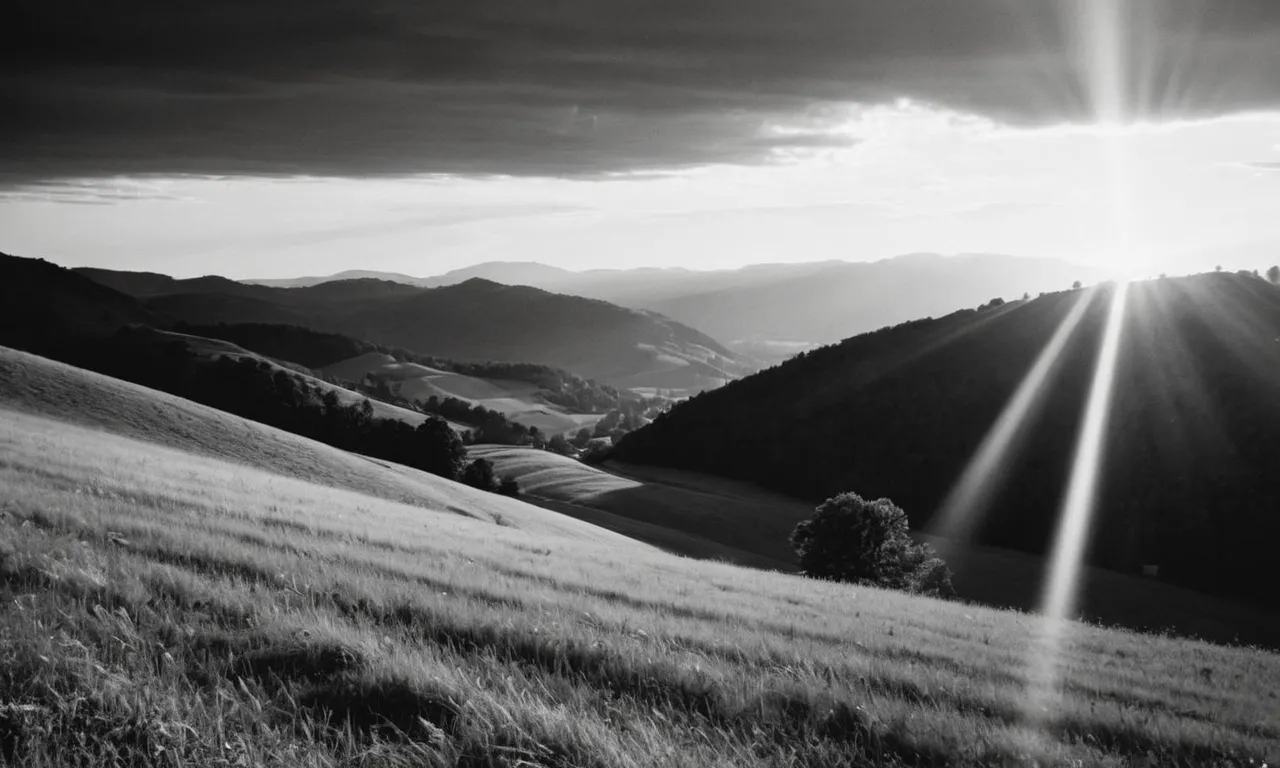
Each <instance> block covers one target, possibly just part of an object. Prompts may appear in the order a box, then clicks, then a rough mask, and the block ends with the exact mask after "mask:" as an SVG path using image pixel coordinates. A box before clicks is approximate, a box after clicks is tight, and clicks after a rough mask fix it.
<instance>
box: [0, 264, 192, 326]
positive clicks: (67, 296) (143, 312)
mask: <svg viewBox="0 0 1280 768" xmlns="http://www.w3.org/2000/svg"><path fill="white" fill-rule="evenodd" d="M168 322H169V321H168V319H167V318H165V317H163V316H162V315H161V314H160V313H158V312H156V311H155V310H154V309H152V308H150V307H147V306H146V305H144V304H142V303H141V302H139V301H137V300H136V299H134V298H133V297H131V296H126V295H125V294H123V293H120V292H119V291H116V290H113V289H111V288H109V287H107V286H104V285H101V284H99V283H97V282H94V281H93V280H90V279H88V278H86V277H83V276H81V275H78V274H76V273H75V272H73V271H72V270H69V269H63V268H62V267H59V266H58V265H56V264H50V263H49V262H47V261H42V260H39V259H23V258H19V257H17V256H8V255H6V254H3V253H0V332H2V336H3V341H0V343H3V344H6V345H8V346H15V347H21V348H24V349H28V348H34V347H40V346H42V345H46V344H48V343H50V342H51V341H54V340H58V339H61V338H64V337H65V336H66V335H68V334H84V335H90V336H102V335H107V334H110V333H112V332H114V331H115V330H116V329H117V328H120V327H121V326H123V325H126V324H129V323H146V324H148V325H155V326H164V325H166V324H167V323H168Z"/></svg>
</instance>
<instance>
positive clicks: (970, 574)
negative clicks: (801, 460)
mask: <svg viewBox="0 0 1280 768" xmlns="http://www.w3.org/2000/svg"><path fill="white" fill-rule="evenodd" d="M469 453H470V454H471V456H473V457H483V458H486V459H488V460H490V461H492V462H493V464H494V467H495V469H496V471H497V472H498V473H500V474H502V475H508V476H511V477H515V478H516V479H517V480H518V482H519V483H520V488H521V491H522V493H523V494H524V496H523V498H524V499H526V500H527V501H531V502H533V503H535V504H540V505H542V506H545V507H546V508H547V509H551V510H554V511H557V512H560V513H562V514H566V515H569V516H570V517H574V518H577V519H579V520H585V521H587V522H590V523H594V524H595V525H600V526H603V527H606V528H609V529H610V530H613V531H617V532H618V533H622V534H624V535H626V536H629V537H631V538H635V539H639V540H641V541H644V542H646V543H648V544H652V545H654V546H657V547H661V548H662V549H664V550H667V551H669V552H675V553H678V554H681V555H685V556H688V557H697V558H702V559H713V560H727V561H729V562H732V563H735V564H738V565H746V566H751V567H757V568H768V569H771V570H782V571H788V572H790V571H794V570H795V569H796V566H795V561H794V556H793V554H792V552H791V547H790V544H789V543H788V540H787V539H788V536H789V535H790V533H791V531H792V529H793V528H794V527H795V525H796V524H797V523H799V522H800V521H802V520H807V519H808V518H810V517H811V516H812V515H813V505H812V504H809V503H806V502H803V501H800V500H798V499H795V498H792V497H788V496H783V495H781V494H778V493H773V492H771V491H767V490H765V489H763V488H761V487H759V486H757V485H753V484H751V483H744V482H739V481H733V480H726V479H724V478H720V477H713V476H709V475H700V474H697V473H694V472H687V471H683V470H678V469H668V468H663V467H651V466H642V465H635V464H624V463H619V462H615V461H610V462H606V463H605V464H604V465H601V466H589V465H586V464H583V463H582V462H579V461H575V460H573V459H569V458H566V457H564V456H557V455H555V454H552V453H548V452H546V451H537V450H533V449H529V448H512V447H509V446H497V445H477V446H473V447H472V448H471V449H470V451H469ZM916 535H917V537H918V538H921V539H923V540H925V541H928V542H929V543H931V544H932V545H933V546H934V547H936V548H937V549H938V550H939V551H940V552H944V553H945V554H946V555H947V557H948V558H949V564H950V565H951V566H952V567H953V569H954V583H955V587H956V591H957V593H958V596H959V598H960V599H962V600H967V601H973V602H977V603H981V604H983V605H989V606H996V607H1001V608H1017V609H1019V610H1025V611H1034V610H1036V609H1037V607H1038V604H1039V601H1040V595H1041V593H1042V586H1043V584H1042V582H1043V580H1044V575H1045V562H1044V560H1043V559H1041V558H1039V557H1034V556H1031V555H1026V554H1023V553H1020V552H1015V551H1012V550H1008V549H999V548H995V547H983V546H974V545H970V546H966V547H959V546H957V545H956V544H955V543H954V542H951V541H947V540H944V539H941V538H938V537H936V536H928V535H924V534H916ZM1080 591H1081V594H1080V602H1079V612H1080V615H1081V616H1082V617H1084V618H1086V619H1087V620H1089V621H1093V622H1100V623H1102V624H1104V625H1107V626H1119V627H1128V628H1131V629H1140V630H1144V631H1157V632H1168V633H1172V634H1176V635H1183V636H1190V637H1199V638H1202V639H1206V640H1211V641H1213V642H1221V643H1228V642H1236V643H1244V644H1248V645H1258V646H1262V647H1266V648H1272V649H1280V616H1276V615H1273V614H1267V613H1266V612H1264V611H1261V610H1258V609H1256V608H1252V607H1250V606H1248V605H1244V604H1241V603H1237V602H1232V601H1228V600H1222V599H1220V598H1215V597H1211V596H1208V595H1203V594H1199V593H1197V592H1193V591H1190V590H1187V589H1183V588H1180V587H1176V586H1173V585H1170V584H1163V583H1161V582H1159V581H1156V580H1154V579H1144V578H1139V577H1135V576H1128V575H1124V574H1120V573H1115V572H1114V571H1108V570H1104V569H1101V568H1088V569H1086V570H1085V574H1084V579H1083V582H1082V584H1081V589H1080Z"/></svg>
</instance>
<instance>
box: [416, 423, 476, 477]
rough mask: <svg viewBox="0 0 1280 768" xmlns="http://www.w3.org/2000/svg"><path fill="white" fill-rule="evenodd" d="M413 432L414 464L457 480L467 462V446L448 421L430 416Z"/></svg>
mask: <svg viewBox="0 0 1280 768" xmlns="http://www.w3.org/2000/svg"><path fill="white" fill-rule="evenodd" d="M414 432H415V434H416V438H417V444H418V457H417V462H416V463H415V464H414V466H417V467H421V468H422V469H425V470H426V471H428V472H431V473H433V474H437V475H440V476H441V477H447V478H449V479H450V480H457V479H458V476H459V475H460V474H462V468H463V466H464V465H465V464H466V462H467V447H466V446H465V445H463V443H462V438H460V437H458V433H457V432H454V431H453V427H450V426H449V422H447V421H445V420H444V419H442V418H440V417H439V416H430V417H428V418H427V419H426V420H425V421H423V422H422V423H421V424H419V425H418V427H417V429H415V430H414Z"/></svg>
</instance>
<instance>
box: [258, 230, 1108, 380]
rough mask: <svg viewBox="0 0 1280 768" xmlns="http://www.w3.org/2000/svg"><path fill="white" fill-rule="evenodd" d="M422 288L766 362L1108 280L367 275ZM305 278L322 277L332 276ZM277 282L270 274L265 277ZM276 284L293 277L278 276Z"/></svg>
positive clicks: (1021, 265)
mask: <svg viewBox="0 0 1280 768" xmlns="http://www.w3.org/2000/svg"><path fill="white" fill-rule="evenodd" d="M361 274H362V275H364V276H375V275H376V276H380V277H383V278H384V279H387V280H396V281H400V282H404V283H408V284H412V285H418V286H423V287H440V286H447V285H456V284H458V283H461V282H464V281H466V280H470V279H474V278H482V279H485V280H492V281H494V282H498V283H504V284H508V285H528V286H533V287H535V288H542V289H544V290H548V291H556V292H558V293H570V294H574V295H577V296H586V297H589V298H594V299H601V300H604V301H608V302H611V303H614V304H619V305H621V306H624V307H633V308H636V309H644V310H650V311H653V312H658V313H660V314H662V315H664V316H666V317H670V318H672V319H674V320H677V321H679V322H681V323H684V324H686V325H689V326H692V327H694V328H698V329H699V330H702V331H704V332H705V333H707V334H709V335H711V336H712V337H714V338H716V339H720V340H721V341H723V342H725V343H726V344H727V346H729V348H731V349H734V350H735V351H738V352H742V353H745V354H748V355H751V356H754V357H759V358H761V359H766V360H781V359H784V358H786V357H788V356H790V355H791V354H793V353H795V352H797V351H799V350H800V349H806V348H811V347H814V346H818V345H821V344H829V343H831V342H834V341H838V340H840V339H843V338H846V337H849V336H852V335H854V334H858V333H863V332H866V331H871V330H874V329H876V328H881V327H883V326H886V325H894V324H897V323H901V322H904V321H907V320H913V319H916V318H920V317H928V316H937V315H943V314H948V313H950V312H954V311H955V310H957V309H961V308H964V307H973V306H977V305H978V304H982V303H985V302H987V301H988V300H990V299H992V298H995V297H1002V298H1005V299H1015V298H1018V297H1019V296H1022V294H1023V293H1030V294H1031V295H1033V296H1034V295H1036V294H1038V293H1040V292H1043V291H1058V290H1062V289H1063V288H1066V287H1068V286H1070V285H1071V284H1072V283H1073V282H1074V281H1076V280H1081V281H1083V282H1085V283H1092V282H1094V281H1096V280H1099V279H1102V277H1103V273H1102V272H1100V271H1099V270H1097V269H1095V268H1090V267H1081V266H1078V265H1075V264H1069V263H1066V262H1062V261H1057V260H1053V259H1032V258H1018V257H1013V256H1002V255H997V254H962V255H957V256H945V257H944V256H940V255H937V254H908V255H904V256H898V257H895V258H891V259H883V260H880V261H873V262H846V261H825V262H809V263H795V264H756V265H751V266H747V267H742V268H740V269H733V270H710V271H695V270H688V269H679V268H671V269H653V268H644V269H622V270H609V269H596V270H586V271H582V272H574V271H569V270H564V269H559V268H556V267H550V266H547V265H544V264H538V263H533V262H489V263H485V264H477V265H475V266H472V267H466V268H463V269H457V270H454V271H452V272H448V273H445V274H443V275H438V276H435V277H426V278H413V277H407V276H405V275H399V274H390V273H386V274H380V273H361ZM345 277H346V273H343V274H342V275H335V276H333V277H331V278H315V277H312V278H303V279H301V280H299V281H296V284H306V285H315V284H318V283H320V282H323V281H325V280H326V279H328V280H332V279H339V278H345ZM256 282H270V281H256ZM274 284H294V283H291V282H290V281H275V283H274Z"/></svg>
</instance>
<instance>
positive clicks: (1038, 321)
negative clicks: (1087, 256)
mask: <svg viewBox="0 0 1280 768" xmlns="http://www.w3.org/2000/svg"><path fill="white" fill-rule="evenodd" d="M1100 293H1101V294H1102V295H1100V296H1097V297H1094V298H1095V300H1094V301H1093V303H1092V304H1091V305H1090V308H1089V310H1088V312H1087V313H1086V314H1085V316H1084V320H1083V322H1082V323H1081V326H1080V327H1079V329H1078V330H1077V332H1076V333H1075V335H1074V336H1073V337H1072V339H1071V341H1070V343H1068V344H1067V345H1066V347H1065V348H1064V349H1063V350H1062V353H1061V359H1060V361H1059V365H1058V369H1057V373H1056V375H1055V376H1054V377H1053V379H1052V380H1051V381H1049V382H1047V383H1046V390H1045V397H1044V400H1043V403H1042V405H1041V407H1040V408H1039V409H1038V411H1037V412H1035V413H1033V414H1031V417H1030V423H1029V424H1028V427H1027V430H1026V433H1025V439H1023V440H1022V441H1021V442H1020V443H1019V444H1018V446H1017V450H1016V451H1014V452H1013V453H1012V454H1011V455H1010V456H1008V457H1006V458H1005V459H1004V461H1003V462H1002V464H1001V466H1000V467H998V471H999V472H1000V474H1001V475H1002V477H1003V478H1004V482H1003V485H1002V487H1001V489H1000V490H999V492H998V493H997V494H996V495H995V497H994V498H993V499H992V500H991V502H990V506H989V508H988V509H986V510H985V516H984V517H983V519H982V521H981V524H980V525H978V526H977V528H976V531H975V535H976V536H977V539H978V540H979V541H980V542H982V543H987V544H992V545H997V546H1003V547H1011V548H1015V549H1020V550H1023V551H1028V552H1032V553H1042V552H1044V551H1045V550H1046V547H1047V545H1048V542H1049V539H1050V537H1051V535H1052V532H1053V529H1054V526H1055V523H1056V520H1057V515H1058V507H1059V504H1060V502H1061V499H1062V496H1063V491H1064V488H1065V483H1066V479H1067V474H1068V471H1069V468H1070V464H1071V459H1072V455H1073V451H1074V448H1075V441H1076V437H1077V434H1078V431H1079V428H1080V421H1081V415H1082V411H1083V409H1084V405H1085V397H1086V394H1087V389H1088V385H1089V380H1090V377H1091V376H1092V372H1093V366H1094V360H1095V356H1096V352H1097V348H1098V343H1099V341H1100V339H1101V334H1102V326H1103V321H1104V318H1105V315H1106V306H1105V304H1106V296H1107V295H1109V294H1108V289H1106V288H1103V289H1100ZM1088 295H1089V294H1088V293H1087V292H1085V291H1068V292H1062V293H1057V294H1051V295H1047V296H1044V297H1042V298H1040V299H1036V300H1030V301H1020V302H1008V303H1005V304H1003V305H997V306H994V307H993V306H987V307H986V308H984V309H983V310H981V311H977V310H963V311H960V312H957V313H954V314H952V315H949V316H946V317H943V318H938V319H924V320H918V321H913V322H910V323H904V324H902V325H899V326H896V327H892V328H885V329H882V330H880V331H876V332H873V333H868V334H864V335H861V336H856V337H853V338H850V339H847V340H845V341H844V342H841V343H839V344H835V345H831V346H828V347H824V348H821V349H818V350H815V351H813V352H810V353H807V354H804V355H800V356H798V357H797V358H794V359H792V360H790V361H788V362H786V363H783V364H781V365H779V366H776V367H774V368H771V369H768V370H766V371H763V372H761V373H759V374H757V375H754V376H751V377H748V378H745V379H742V380H740V381H735V382H730V383H729V384H728V385H727V386H725V387H722V388H720V389H718V390H714V391H711V392H706V393H703V394H701V395H699V396H697V397H694V398H691V399H690V400H688V401H686V402H684V403H681V404H679V405H676V406H675V407H673V408H671V409H670V410H669V411H667V412H666V413H664V414H662V415H661V416H659V417H658V418H657V419H656V420H655V421H654V423H653V424H651V425H649V426H647V427H645V428H643V429H640V430H638V431H636V432H633V433H631V434H630V435H628V436H627V437H626V438H624V439H623V440H622V442H621V443H620V445H619V446H618V447H617V448H616V449H615V452H614V456H615V457H616V458H619V459H622V460H625V461H631V462H640V463H650V464H657V465H664V466H671V467H678V468H682V469H689V470H695V471H702V472H709V473H713V474H718V475H722V476H726V477H731V478H736V479H740V480H748V481H752V482H757V483H760V484H762V485H764V486H767V487H769V488H772V489H775V490H779V491H783V492H786V493H789V494H792V495H795V496H798V497H801V498H804V499H809V500H813V501H815V502H817V501H821V500H822V499H825V498H828V497H830V496H833V495H835V494H838V493H842V492H845V491H849V492H855V493H858V494H860V495H862V496H864V497H866V498H870V499H875V498H879V497H888V498H891V499H892V500H893V501H894V502H896V503H898V504H899V505H901V506H902V507H904V508H905V509H906V510H907V512H908V514H909V515H910V518H911V521H912V524H913V526H914V527H916V528H918V529H922V530H928V529H929V527H930V523H931V522H933V517H934V515H935V514H936V512H937V511H938V508H939V506H940V505H941V503H942V502H943V500H944V498H945V497H946V495H947V494H948V492H949V491H950V490H951V488H952V487H953V485H954V483H955V481H956V480H957V478H958V477H959V476H960V474H961V472H962V471H963V470H964V468H965V466H966V464H967V462H968V461H969V459H970V458H971V457H972V456H973V454H974V452H975V450H976V449H977V447H978V445H979V444H980V443H981V441H982V439H983V437H984V436H985V435H986V433H987V430H988V429H989V428H990V427H991V425H992V424H993V423H994V422H995V421H996V419H997V417H998V416H999V415H1000V413H1001V410H1002V409H1003V408H1004V406H1005V404H1006V403H1007V402H1008V401H1009V399H1010V397H1011V396H1012V394H1013V392H1014V391H1015V389H1016V388H1017V387H1018V385H1019V383H1020V382H1021V381H1022V378H1023V376H1024V375H1025V374H1026V373H1027V371H1028V370H1029V369H1030V368H1031V366H1032V364H1033V362H1034V361H1035V359H1036V357H1037V355H1038V354H1039V353H1040V351H1041V349H1043V347H1044V346H1045V344H1046V342H1047V341H1048V339H1049V338H1050V336H1051V335H1052V334H1053V332H1054V330H1055V329H1056V328H1057V327H1058V324H1059V323H1060V322H1061V321H1062V319H1063V318H1064V317H1065V315H1066V314H1067V312H1068V311H1069V310H1070V308H1071V307H1072V305H1073V304H1074V302H1076V301H1078V300H1081V299H1083V298H1085V297H1086V296H1088ZM1123 328H1124V330H1123V334H1122V337H1121V338H1122V348H1121V349H1122V352H1121V354H1120V359H1119V363H1118V365H1119V368H1118V370H1117V371H1116V376H1115V379H1114V384H1113V395H1112V400H1111V418H1110V420H1109V427H1108V430H1107V432H1106V436H1105V437H1106V439H1105V453H1104V456H1103V459H1102V461H1103V465H1102V477H1103V480H1102V487H1101V488H1100V489H1099V492H1098V496H1097V510H1098V511H1097V516H1096V517H1097V519H1096V522H1095V525H1094V527H1093V532H1094V536H1093V540H1092V546H1091V552H1092V560H1093V562H1095V563H1096V564H1099V565H1103V566H1106V567H1110V568H1113V569H1116V570H1120V571H1124V572H1130V573H1140V572H1141V570H1142V566H1144V565H1157V566H1158V567H1159V575H1160V578H1162V579H1166V580H1168V581H1172V582H1174V583H1177V584H1182V585H1185V586H1189V587H1193V588H1196V589H1200V590H1203V591H1209V592H1213V593H1217V594H1221V595H1227V596H1233V597H1240V598H1247V599H1249V600H1252V601H1257V602H1261V603H1266V604H1268V605H1272V606H1274V605H1278V604H1280V596H1278V595H1277V594H1276V592H1275V590H1274V572H1273V571H1274V569H1273V568H1271V566H1270V562H1271V560H1272V554H1273V549H1274V543H1275V542H1276V541H1277V540H1280V513H1278V512H1277V511H1278V510H1280V476H1278V475H1277V472H1276V467H1275V465H1274V457H1275V456H1276V455H1280V431H1278V430H1277V429H1276V425H1278V424H1280V365H1278V358H1277V342H1276V340H1277V339H1278V338H1280V289H1277V287H1276V286H1274V285H1270V284H1268V283H1267V282H1265V281H1264V280H1261V279H1258V278H1256V277H1253V276H1251V275H1250V276H1243V275H1236V274H1225V273H1223V274H1207V275H1202V276H1196V277H1190V278H1181V279H1166V280H1157V281H1151V282H1148V283H1140V284H1135V285H1133V286H1132V287H1131V288H1130V295H1129V300H1128V311H1127V313H1126V315H1125V323H1124V326H1123Z"/></svg>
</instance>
